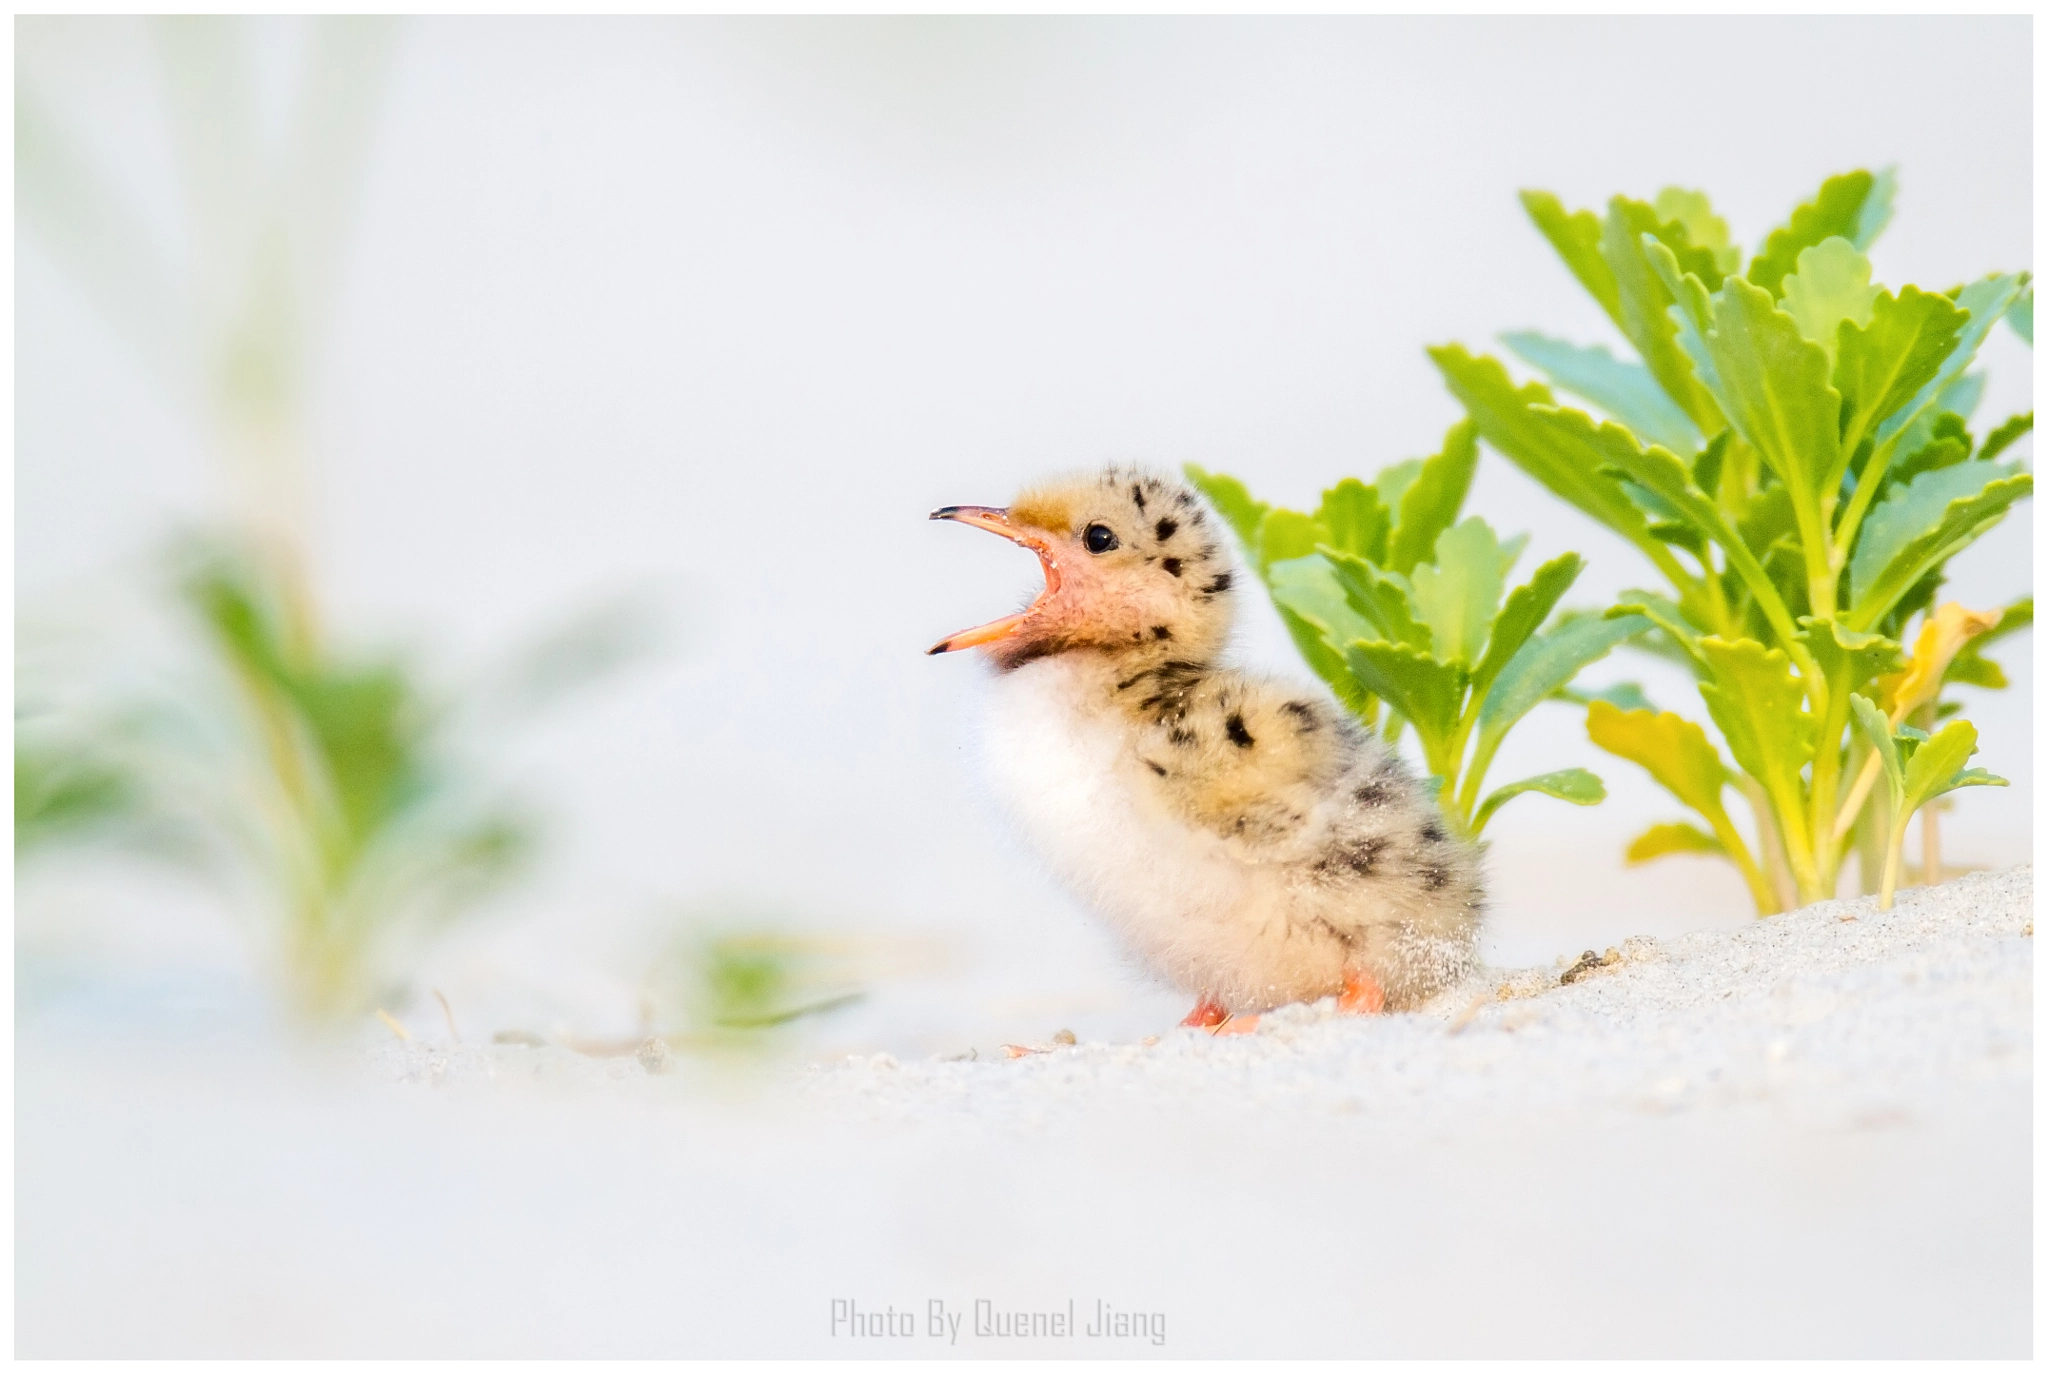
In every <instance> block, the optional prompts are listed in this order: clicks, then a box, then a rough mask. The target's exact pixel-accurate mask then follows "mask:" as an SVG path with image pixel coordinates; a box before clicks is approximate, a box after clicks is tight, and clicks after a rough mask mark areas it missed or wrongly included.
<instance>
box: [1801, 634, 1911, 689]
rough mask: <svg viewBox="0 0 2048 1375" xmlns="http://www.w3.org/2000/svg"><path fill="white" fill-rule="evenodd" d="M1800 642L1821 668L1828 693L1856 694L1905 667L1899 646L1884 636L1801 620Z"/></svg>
mask: <svg viewBox="0 0 2048 1375" xmlns="http://www.w3.org/2000/svg"><path fill="white" fill-rule="evenodd" d="M1799 624H1800V625H1801V627H1803V629H1802V630H1801V632H1800V636H1799V640H1800V643H1801V644H1804V645H1805V646H1806V649H1807V652H1808V653H1809V654H1811V655H1812V656H1813V661H1814V662H1815V663H1816V664H1818V665H1820V670H1821V673H1822V674H1823V675H1824V676H1825V677H1826V679H1827V683H1828V690H1829V691H1830V692H1834V691H1837V690H1839V691H1843V692H1848V691H1853V690H1855V689H1858V688H1861V687H1862V686H1863V685H1864V684H1866V683H1868V682H1870V681H1871V680H1872V679H1874V678H1877V677H1880V676H1882V675H1884V674H1887V673H1896V672H1897V671H1898V670H1899V669H1900V668H1902V667H1904V658H1903V654H1902V650H1901V648H1900V645H1899V642H1898V641H1897V640H1889V639H1886V638H1885V637H1884V636H1882V635H1870V634H1864V633H1860V632H1858V631H1854V630H1850V629H1849V628H1848V627H1846V626H1843V625H1839V624H1837V623H1836V622H1834V621H1831V620H1816V619H1815V618H1814V617H1812V616H1801V617H1800V618H1799Z"/></svg>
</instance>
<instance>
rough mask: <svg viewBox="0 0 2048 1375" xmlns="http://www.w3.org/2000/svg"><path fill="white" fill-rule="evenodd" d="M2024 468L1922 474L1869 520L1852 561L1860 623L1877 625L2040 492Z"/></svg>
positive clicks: (1854, 612)
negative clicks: (1916, 586) (1929, 577)
mask: <svg viewBox="0 0 2048 1375" xmlns="http://www.w3.org/2000/svg"><path fill="white" fill-rule="evenodd" d="M2015 466H2016V465H2012V464H2005V463H1985V462H1982V461H1973V462H1969V463H1958V464H1955V465H1954V466H1952V467H1947V468H1937V469H1935V470H1934V471H1932V472H1927V473H1922V474H1920V475H1919V476H1918V477H1916V478H1914V479H1913V480H1912V481H1911V482H1908V483H1906V484H1904V485H1903V486H1900V487H1897V488H1895V489H1894V490H1892V491H1891V492H1890V493H1888V494H1887V495H1886V497H1885V499H1884V500H1883V501H1881V502H1879V503H1878V504H1877V507H1876V508H1875V509H1874V510H1873V511H1871V513H1870V515H1869V517H1868V518H1866V519H1865V520H1864V522H1863V529H1862V532H1861V534H1860V535H1859V536H1858V538H1857V541H1856V553H1855V556H1854V557H1853V558H1852V559H1851V560H1850V563H1849V585H1850V589H1851V594H1850V613H1849V616H1848V620H1849V622H1850V624H1851V625H1852V626H1855V627H1862V626H1870V625H1874V624H1876V622H1877V620H1878V619H1879V618H1880V617H1882V616H1883V615H1884V614H1885V612H1887V611H1889V610H1890V609H1891V606H1892V603H1894V602H1896V601H1897V600H1898V599H1899V598H1900V597H1902V596H1904V595H1905V593H1906V591H1907V590H1908V589H1909V588H1911V587H1912V586H1913V584H1914V583H1916V582H1918V581H1920V579H1921V578H1922V577H1924V576H1926V574H1927V573H1928V572H1929V570H1931V569H1933V568H1935V567H1938V566H1939V565H1940V564H1942V563H1943V562H1945V561H1947V560H1948V559H1949V558H1950V557H1951V556H1952V555H1954V554H1955V553H1957V552H1959V551H1960V550H1962V549H1963V548H1965V547H1967V546H1968V545H1969V544H1971V543H1972V542H1974V541H1975V540H1976V539H1977V537H1978V536H1980V535H1982V534H1983V533H1984V532H1985V531H1986V530H1988V529H1990V528H1991V526H1993V525H1995V524H1997V522H1998V521H1999V520H2001V519H2003V518H2004V515H2005V513H2006V511H2007V510H2008V509H2009V508H2010V507H2011V506H2012V505H2013V503H2014V502H2016V501H2019V500H2020V499H2021V498H2022V497H2025V496H2027V495H2028V494H2030V493H2031V492H2032V491H2033V489H2034V480H2033V478H2032V477H2031V476H2030V475H2028V474H2026V473H2017V472H2015V471H2014V467H2015Z"/></svg>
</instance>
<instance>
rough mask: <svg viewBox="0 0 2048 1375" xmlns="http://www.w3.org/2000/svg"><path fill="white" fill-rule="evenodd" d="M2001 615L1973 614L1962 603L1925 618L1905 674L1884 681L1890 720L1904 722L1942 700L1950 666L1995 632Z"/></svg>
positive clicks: (1992, 612) (1949, 604) (1994, 612)
mask: <svg viewBox="0 0 2048 1375" xmlns="http://www.w3.org/2000/svg"><path fill="white" fill-rule="evenodd" d="M2002 615H2004V612H2003V611H2002V610H1999V609H1993V610H1990V611H1972V610H1970V609H1969V608H1968V607H1966V606H1964V605H1963V604H1962V603H1960V602H1945V603H1943V604H1942V605H1941V606H1940V607H1939V608H1937V609H1936V611H1935V612H1934V614H1933V615H1931V616H1927V617H1924V618H1922V620H1921V622H1920V637H1919V638H1918V639H1917V640H1915V641H1914V642H1913V657H1912V658H1911V659H1909V660H1908V661H1907V662H1906V670H1905V672H1903V673H1900V674H1896V675H1894V676H1893V677H1890V678H1887V679H1885V680H1884V688H1885V697H1884V700H1885V703H1886V705H1887V706H1888V707H1889V708H1890V713H1889V714H1890V716H1891V719H1892V720H1893V721H1894V722H1899V721H1904V720H1905V719H1906V718H1907V717H1909V716H1911V715H1912V714H1913V713H1914V712H1915V711H1918V710H1919V709H1920V708H1921V707H1923V706H1925V705H1926V704H1927V703H1929V702H1931V701H1933V700H1934V699H1935V698H1936V697H1938V696H1940V695H1941V682H1942V679H1943V678H1944V677H1945V676H1946V675H1947V673H1948V666H1949V664H1950V663H1952V662H1953V661H1954V660H1955V657H1956V655H1958V654H1960V653H1961V652H1962V649H1963V646H1964V645H1966V644H1968V643H1969V642H1970V641H1971V640H1973V639H1975V638H1976V637H1977V636H1979V635H1982V634H1984V633H1985V632H1986V631H1989V630H1993V629H1996V628H1997V626H1998V622H1999V618H2000V617H2001V616H2002Z"/></svg>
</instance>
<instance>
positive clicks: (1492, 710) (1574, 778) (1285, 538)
mask: <svg viewBox="0 0 2048 1375" xmlns="http://www.w3.org/2000/svg"><path fill="white" fill-rule="evenodd" d="M1477 462H1478V449H1477V446H1476V444H1475V441H1474V430H1473V427H1472V426H1471V425H1470V424H1469V423H1460V424H1458V425H1456V426H1454V427H1453V428H1452V429H1451V431H1450V433H1449V434H1448V435H1446V436H1445V438H1444V446H1443V450H1442V452H1440V453H1438V454H1436V455H1435V456H1434V457H1431V458H1428V459H1415V460H1409V461H1407V462H1404V463H1397V464H1394V465H1393V466H1391V467H1389V468H1386V469H1384V470H1382V471H1381V473H1380V474H1379V476H1378V477H1377V478H1375V479H1374V481H1373V482H1372V483H1370V484H1367V483H1364V482H1361V481H1359V480H1358V479H1356V478H1346V479H1345V480H1344V481H1342V482H1340V483H1338V484H1337V485H1336V486H1335V487H1332V488H1331V489H1330V490H1329V491H1327V492H1325V493H1323V499H1322V504H1321V505H1320V506H1319V507H1318V508H1317V509H1316V511H1315V512H1314V513H1313V514H1304V513H1302V512H1299V511H1289V510H1284V509H1275V508H1272V507H1269V506H1267V505H1266V504H1265V503H1263V502H1259V501H1256V500H1254V499H1253V498H1252V497H1251V495H1250V494H1249V493H1248V492H1246V490H1245V488H1244V486H1243V484H1242V483H1240V482H1238V481H1237V480H1236V479H1234V478H1230V477H1223V476H1219V475H1214V474H1210V473H1206V472H1204V471H1202V470H1201V469H1200V468H1195V467H1190V468H1189V469H1188V477H1189V480H1190V481H1192V482H1193V483H1194V484H1195V485H1196V486H1197V487H1199V488H1200V489H1201V491H1202V492H1203V494H1204V495H1206V496H1207V497H1208V498H1209V500H1210V502H1211V504H1213V505H1214V506H1215V507H1216V508H1217V510H1218V511H1219V512H1221V513H1222V515H1223V517H1224V519H1225V520H1226V521H1228V522H1229V523H1230V525H1231V528H1232V530H1233V531H1234V532H1235V533H1236V535H1237V537H1238V539H1239V541H1240V542H1241V543H1242V544H1243V546H1244V548H1245V552H1246V556H1247V558H1248V560H1249V562H1250V564H1251V566H1252V568H1253V570H1254V571H1255V572H1256V573H1257V574H1258V576H1259V578H1260V579H1261V580H1262V581H1263V582H1264V583H1265V585H1266V589H1267V591H1268V592H1269V594H1270V595H1271V596H1272V599H1273V604H1274V606H1275V607H1277V608H1278V609H1279V612H1280V616H1281V619H1282V620H1283V621H1284V622H1285V623H1286V625H1287V628H1288V631H1289V632H1290V633H1291V634H1292V635H1293V637H1294V641H1295V644H1296V645H1297V646H1298V647H1299V648H1300V650H1301V653H1302V657H1303V658H1304V659H1306V660H1307V661H1308V664H1309V666H1310V667H1311V668H1312V669H1314V670H1315V672H1316V673H1317V674H1318V675H1319V676H1321V677H1322V679H1323V680H1324V681H1325V682H1327V683H1328V684H1329V685H1330V687H1331V688H1332V689H1333V690H1334V691H1335V692H1336V694H1337V696H1338V698H1339V699H1340V700H1341V701H1343V702H1344V704H1345V705H1346V706H1348V707H1349V708H1350V709H1351V710H1352V711H1353V712H1354V713H1355V714H1356V715H1357V716H1358V717H1359V719H1360V720H1361V721H1363V722H1364V723H1365V724H1366V725H1368V726H1374V727H1377V728H1378V729H1379V730H1380V732H1381V734H1382V736H1383V737H1384V738H1385V739H1386V740H1387V741H1388V742H1389V743H1390V744H1391V743H1395V742H1397V741H1398V740H1399V739H1400V737H1401V735H1402V733H1403V731H1404V730H1406V729H1409V728H1412V729H1413V730H1414V732H1415V738H1416V743H1417V746H1418V748H1419V749H1420V751H1421V754H1422V759H1423V763H1424V765H1425V767H1427V768H1428V769H1429V771H1430V773H1431V775H1432V777H1433V780H1434V782H1435V785H1436V787H1437V790H1438V796H1439V800H1440V801H1441V803H1442V805H1443V808H1444V811H1445V812H1446V814H1448V815H1449V816H1451V817H1453V818H1454V819H1456V820H1457V821H1458V822H1459V823H1460V824H1461V825H1462V826H1463V827H1464V828H1465V829H1466V831H1467V832H1468V833H1469V834H1471V835H1473V836H1477V835H1479V834H1480V833H1481V832H1483V831H1484V830H1485V829H1486V825H1487V823H1488V822H1489V821H1490V820H1492V818H1493V816H1494V814H1495V813H1496V812H1498V811H1499V810H1500V808H1501V807H1502V806H1503V805H1504V804H1505V803H1507V802H1508V801H1510V800H1511V799H1513V798H1515V797H1519V796H1521V795H1522V794H1524V793H1543V794H1546V795H1548V796H1551V797H1555V798H1560V799H1562V800H1564V801H1566V802H1571V803H1575V804H1577V805H1579V806H1589V805H1591V804H1593V803H1596V802H1598V801H1600V800H1601V799H1602V798H1604V797H1605V796H1606V795H1607V794H1606V788H1605V787H1604V786H1603V785H1602V783H1601V782H1600V780H1599V779H1598V778H1597V777H1595V776H1594V775H1593V774H1591V773H1589V772H1588V771H1586V770H1585V769H1578V768H1571V769H1560V770H1557V771H1555V772H1552V773H1546V774H1540V775H1538V776H1536V777H1534V778H1525V779H1522V780H1520V781H1518V782H1515V783H1510V784H1507V785H1506V786H1504V787H1500V788H1497V789H1495V790H1494V791H1492V792H1490V793H1489V792H1487V791H1486V776H1487V773H1488V771H1489V770H1490V769H1491V767H1492V764H1493V759H1494V755H1495V754H1496V752H1497V751H1498V750H1499V749H1500V746H1501V743H1502V742H1503V741H1504V740H1505V739H1506V738H1507V735H1508V732H1509V731H1510V730H1512V729H1513V728H1514V727H1515V725H1516V724H1517V723H1518V722H1520V721H1521V720H1522V719H1523V718H1524V717H1525V716H1527V715H1528V714H1529V712H1530V711H1531V710H1533V709H1534V708H1535V706H1536V705H1537V704H1538V703H1539V702H1542V701H1544V700H1546V699H1548V698H1551V697H1553V696H1556V695H1558V694H1559V693H1560V692H1562V691H1564V690H1565V689H1566V688H1568V686H1569V685H1570V683H1571V681H1572V679H1573V678H1574V677H1575V676H1577V674H1578V672H1579V670H1580V669H1582V668H1584V667H1585V666H1586V665H1588V664H1590V663H1592V662H1593V661H1594V660H1596V659H1599V658H1600V657H1601V656H1603V655H1605V654H1606V653H1607V651H1608V650H1609V649H1611V648H1613V647H1614V646H1615V645H1616V644H1618V643H1620V642H1621V641H1623V640H1625V639H1627V638H1628V637H1629V636H1631V635H1634V634H1637V633H1639V632H1640V631H1642V630H1645V629H1647V628H1649V625H1650V622H1649V621H1647V620H1645V619H1642V618H1640V617H1623V618H1619V619H1603V618H1601V617H1597V616H1575V617H1561V618H1559V620H1558V623H1557V624H1555V625H1554V626H1553V627H1552V628H1551V629H1549V630H1548V631H1544V630H1542V626H1543V624H1544V622H1545V620H1546V619H1548V618H1550V616H1551V613H1552V611H1553V610H1554V609H1555V608H1556V606H1557V603H1558V601H1559V599H1560V598H1562V597H1563V596H1564V594H1565V592H1566V591H1567V590H1568V589H1569V588H1570V587H1571V585H1572V583H1573V582H1574V581H1575V580H1576V579H1577V578H1578V576H1579V573H1580V571H1581V570H1582V569H1583V567H1584V563H1583V561H1582V560H1581V559H1580V558H1579V556H1578V555H1576V554H1565V555H1562V556H1560V557H1558V558H1556V559H1553V560H1551V561H1550V562H1548V563H1546V564H1544V565H1543V566H1542V567H1540V568H1538V569H1537V570H1536V572H1535V574H1534V575H1533V576H1532V577H1531V578H1530V579H1529V581H1528V582H1526V583H1524V584H1522V585H1521V586H1519V587H1516V588H1514V589H1513V590H1512V591H1509V590H1508V575H1509V573H1510V572H1511V571H1512V570H1513V567H1514V564H1515V561H1516V559H1517V557H1518V556H1519V555H1520V553H1521V550H1522V546H1523V544H1524V543H1525V542H1526V541H1525V538H1524V537H1520V536H1517V537H1516V538H1514V539H1510V540H1507V541H1505V542H1503V541H1502V540H1501V539H1500V538H1499V536H1497V535H1496V534H1495V533H1494V531H1493V528H1492V527H1491V526H1489V525H1488V524H1487V523H1486V522H1485V521H1484V520H1481V519H1479V518H1478V517H1476V516H1474V517H1470V518H1467V519H1465V520H1462V521H1461V520H1459V519H1458V515H1459V511H1460V509H1461V508H1462V506H1463V505H1464V501H1465V495H1466V492H1467V491H1468V490H1469V489H1470V487H1471V483H1472V472H1473V468H1474V466H1475V465H1476V464H1477Z"/></svg>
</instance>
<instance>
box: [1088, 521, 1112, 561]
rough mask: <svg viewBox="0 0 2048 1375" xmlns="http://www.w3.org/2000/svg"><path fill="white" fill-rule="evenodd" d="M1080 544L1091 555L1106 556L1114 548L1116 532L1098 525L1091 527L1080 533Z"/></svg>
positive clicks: (1105, 526)
mask: <svg viewBox="0 0 2048 1375" xmlns="http://www.w3.org/2000/svg"><path fill="white" fill-rule="evenodd" d="M1081 543H1083V544H1085V545H1087V546H1088V552H1089V553H1091V554H1107V553H1108V552H1109V551H1110V550H1112V549H1114V548H1116V531H1114V530H1112V529H1110V528H1109V527H1108V526H1107V525H1103V524H1100V523H1097V524H1095V525H1091V526H1089V527H1088V528H1087V529H1086V530H1083V531H1082V532H1081Z"/></svg>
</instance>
